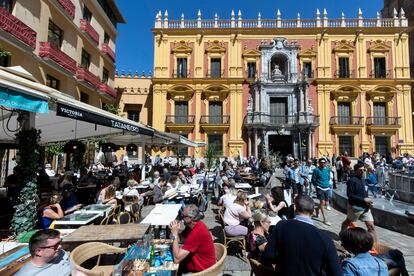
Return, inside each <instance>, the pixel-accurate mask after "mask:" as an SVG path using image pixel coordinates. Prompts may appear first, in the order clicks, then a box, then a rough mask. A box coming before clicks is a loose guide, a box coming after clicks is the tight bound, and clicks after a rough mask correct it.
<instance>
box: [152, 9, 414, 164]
mask: <svg viewBox="0 0 414 276" xmlns="http://www.w3.org/2000/svg"><path fill="white" fill-rule="evenodd" d="M276 15H277V16H276V18H275V19H262V18H261V16H260V14H259V15H258V18H257V19H253V20H246V19H243V18H242V14H241V12H240V11H239V12H238V14H237V15H236V14H235V13H234V12H232V14H231V18H230V19H227V20H225V19H224V20H223V19H220V20H219V19H218V16H217V15H216V16H215V18H214V19H212V20H204V19H202V16H201V12H199V13H198V15H197V19H195V20H186V19H185V18H184V15H182V17H181V19H178V20H171V19H169V18H168V12H165V13H164V15H162V13H161V12H159V13H158V14H157V15H156V20H155V27H154V29H153V33H154V47H155V51H154V77H153V94H154V95H153V103H154V105H153V109H154V110H157V112H154V113H153V127H154V128H156V129H159V130H162V131H170V132H175V133H178V134H181V135H185V136H187V137H188V138H190V139H191V140H195V141H197V142H206V143H207V144H208V145H211V144H215V147H216V149H217V150H218V152H219V153H222V154H223V155H226V156H232V157H234V156H238V155H241V156H248V155H253V154H254V155H258V156H260V155H263V154H268V153H270V152H278V151H279V152H281V153H283V154H287V153H293V154H294V155H296V156H297V157H301V158H306V157H312V156H314V157H319V156H322V155H330V156H332V155H333V154H336V155H338V154H339V153H340V152H343V151H348V152H349V154H350V155H351V156H359V155H361V154H362V153H363V152H374V151H377V152H380V153H383V154H385V153H387V152H394V153H395V154H398V153H402V152H409V153H414V152H413V150H414V144H413V131H412V115H411V114H412V109H411V98H410V89H411V86H410V85H411V79H410V65H409V61H408V55H409V49H408V34H407V26H408V22H407V18H406V17H405V13H404V11H403V10H401V11H399V14H398V15H397V16H395V17H393V18H381V17H380V15H379V13H378V14H377V16H376V17H375V18H372V19H367V18H364V16H363V14H362V11H361V10H359V11H358V17H357V18H356V19H346V18H345V16H344V15H342V17H341V18H338V19H329V18H328V13H327V11H326V10H324V11H323V13H322V14H321V13H320V12H319V10H318V11H317V12H316V17H315V18H314V19H301V18H300V15H298V18H296V19H291V20H289V19H288V20H284V19H282V16H281V13H280V11H277V14H276ZM187 154H189V155H195V156H202V154H203V153H202V152H201V151H200V150H198V149H190V150H189V151H188V152H187Z"/></svg>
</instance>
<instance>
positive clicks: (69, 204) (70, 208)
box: [59, 184, 82, 215]
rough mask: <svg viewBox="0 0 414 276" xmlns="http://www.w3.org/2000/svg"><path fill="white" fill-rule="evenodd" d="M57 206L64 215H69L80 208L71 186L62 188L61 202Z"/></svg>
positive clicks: (67, 185) (80, 205)
mask: <svg viewBox="0 0 414 276" xmlns="http://www.w3.org/2000/svg"><path fill="white" fill-rule="evenodd" d="M59 204H60V206H61V207H62V210H63V212H64V213H65V215H67V214H70V213H72V212H74V211H76V210H78V209H80V208H81V207H82V204H78V200H77V198H76V195H75V188H74V187H73V185H72V184H66V185H65V186H63V191H62V200H61V201H60V202H59Z"/></svg>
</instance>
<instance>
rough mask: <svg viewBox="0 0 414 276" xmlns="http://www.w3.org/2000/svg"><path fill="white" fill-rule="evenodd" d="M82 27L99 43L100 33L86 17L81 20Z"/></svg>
mask: <svg viewBox="0 0 414 276" xmlns="http://www.w3.org/2000/svg"><path fill="white" fill-rule="evenodd" d="M80 29H81V30H82V31H84V32H85V33H87V34H88V35H89V37H90V38H92V40H93V41H94V42H95V43H96V44H99V34H98V32H97V31H95V29H94V28H93V27H92V25H91V23H90V22H89V21H87V20H85V19H81V20H80Z"/></svg>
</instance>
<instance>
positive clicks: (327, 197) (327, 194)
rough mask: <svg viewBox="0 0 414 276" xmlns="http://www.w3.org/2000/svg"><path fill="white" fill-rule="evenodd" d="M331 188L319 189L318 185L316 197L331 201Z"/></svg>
mask: <svg viewBox="0 0 414 276" xmlns="http://www.w3.org/2000/svg"><path fill="white" fill-rule="evenodd" d="M330 190H331V189H328V190H326V191H324V190H321V189H319V188H318V187H316V197H317V198H318V199H319V200H325V201H329V200H330V199H331V197H330V194H331V191H330Z"/></svg>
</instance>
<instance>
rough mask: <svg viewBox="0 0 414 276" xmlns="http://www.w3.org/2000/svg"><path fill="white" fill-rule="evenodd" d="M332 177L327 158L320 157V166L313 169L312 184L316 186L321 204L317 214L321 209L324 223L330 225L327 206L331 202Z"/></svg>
mask: <svg viewBox="0 0 414 276" xmlns="http://www.w3.org/2000/svg"><path fill="white" fill-rule="evenodd" d="M330 178H331V170H330V169H329V168H327V167H326V159H325V158H319V166H318V167H317V168H315V169H314V170H313V174H312V185H313V186H315V188H316V196H317V197H318V199H319V206H318V210H317V211H316V214H317V216H318V214H319V210H320V211H321V213H322V217H323V223H324V224H326V225H328V226H330V225H331V223H330V222H329V221H328V213H327V212H326V209H325V206H326V203H327V202H329V190H330V188H331V187H330V185H329V179H330Z"/></svg>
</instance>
